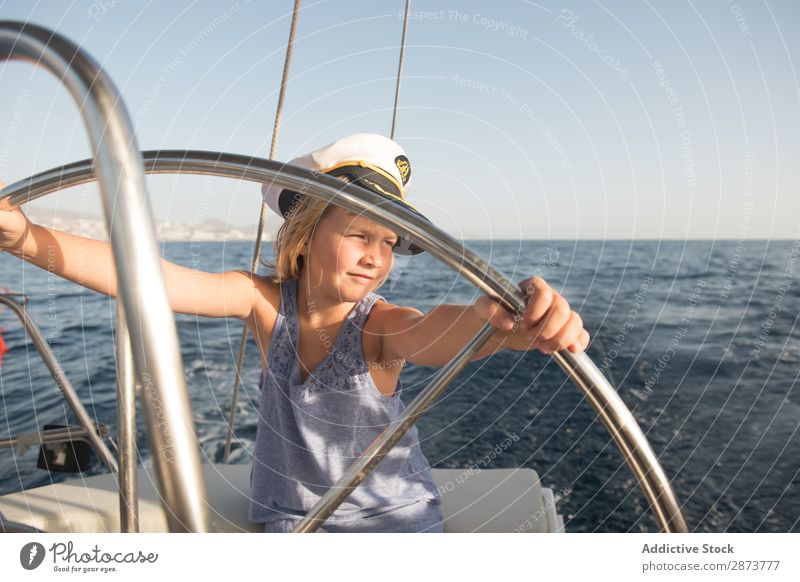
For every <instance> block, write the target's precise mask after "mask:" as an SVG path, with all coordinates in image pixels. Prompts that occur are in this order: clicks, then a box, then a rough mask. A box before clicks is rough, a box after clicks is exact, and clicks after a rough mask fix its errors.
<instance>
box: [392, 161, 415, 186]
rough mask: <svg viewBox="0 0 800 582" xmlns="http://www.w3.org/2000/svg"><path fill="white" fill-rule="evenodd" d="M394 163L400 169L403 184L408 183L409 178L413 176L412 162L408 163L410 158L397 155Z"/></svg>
mask: <svg viewBox="0 0 800 582" xmlns="http://www.w3.org/2000/svg"><path fill="white" fill-rule="evenodd" d="M394 163H395V165H396V166H397V169H398V170H400V179H401V180H403V184H406V183H407V182H408V178H409V177H410V176H411V164H409V163H408V158H407V157H405V156H397V157H396V158H395V159H394Z"/></svg>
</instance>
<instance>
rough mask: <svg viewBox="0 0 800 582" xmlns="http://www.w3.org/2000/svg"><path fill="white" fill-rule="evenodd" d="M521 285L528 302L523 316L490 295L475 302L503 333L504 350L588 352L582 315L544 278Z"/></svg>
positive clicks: (483, 317)
mask: <svg viewBox="0 0 800 582" xmlns="http://www.w3.org/2000/svg"><path fill="white" fill-rule="evenodd" d="M519 286H520V288H521V289H522V291H523V293H524V295H525V300H526V302H527V306H526V308H525V312H524V313H522V314H521V315H518V316H515V315H514V314H512V313H509V312H508V310H506V308H505V307H503V306H502V305H500V304H499V303H497V302H496V301H493V300H491V299H489V298H488V297H486V296H483V297H481V298H480V299H478V300H477V301H476V302H475V310H476V312H477V314H478V315H479V316H480V317H481V318H482V319H484V320H486V321H489V322H490V323H491V324H492V325H494V326H495V327H496V328H498V329H499V330H501V332H502V337H503V338H504V341H503V344H502V347H504V348H509V349H512V350H517V351H529V350H539V351H540V352H542V353H544V354H552V353H553V352H557V351H561V350H565V349H568V350H569V351H571V352H580V351H583V350H585V349H586V347H587V346H588V345H589V332H588V331H586V330H585V329H584V328H583V320H582V319H581V316H580V315H578V314H577V313H575V312H574V311H571V310H570V308H569V304H568V303H567V300H566V299H564V298H563V297H562V296H561V295H559V294H558V293H556V292H555V291H554V290H553V289H552V287H550V285H548V284H547V282H546V281H545V280H544V279H542V278H541V277H533V278H531V279H525V280H524V281H522V282H520V284H519ZM515 324H518V325H515ZM515 327H516V329H514V328H515Z"/></svg>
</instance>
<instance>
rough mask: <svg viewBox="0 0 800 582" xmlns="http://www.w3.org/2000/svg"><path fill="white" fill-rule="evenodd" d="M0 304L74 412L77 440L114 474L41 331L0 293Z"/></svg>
mask: <svg viewBox="0 0 800 582" xmlns="http://www.w3.org/2000/svg"><path fill="white" fill-rule="evenodd" d="M0 304H2V305H5V306H6V307H8V308H10V309H11V311H13V312H14V314H15V315H16V316H17V317H18V318H19V320H20V321H21V322H22V326H23V327H24V328H25V333H27V334H28V337H29V338H30V339H31V341H32V342H33V346H34V347H35V348H36V351H38V352H39V355H40V356H41V358H42V361H43V362H44V365H45V366H47V369H48V370H49V371H50V375H51V376H52V377H53V380H54V381H55V383H56V385H57V386H58V388H59V390H60V391H61V393H62V394H63V395H64V398H65V399H66V401H67V404H68V405H69V407H70V408H71V409H72V412H74V413H75V416H76V417H77V419H78V424H80V425H81V428H83V431H84V433H83V434H81V435H80V436H81V438H85V439H86V440H87V441H89V443H91V445H92V448H93V449H94V451H95V453H97V457H98V458H99V459H100V461H101V462H102V463H103V464H104V465H105V466H106V467H108V470H109V471H111V472H113V473H116V472H117V460H116V459H115V458H114V453H112V452H111V449H109V448H108V445H107V444H106V443H105V441H104V440H103V439H102V438H100V435H99V434H98V432H97V429H96V428H95V426H94V423H93V422H92V417H91V416H89V413H88V412H87V411H86V408H84V406H83V403H82V402H81V399H80V397H79V396H78V393H77V392H75V389H74V388H73V387H72V384H71V383H70V381H69V379H67V375H66V374H64V370H62V369H61V366H60V365H59V363H58V358H56V356H55V354H54V353H53V350H51V349H50V346H49V345H47V340H46V339H45V338H44V336H43V335H42V332H41V331H40V330H39V327H38V326H37V325H36V322H35V321H33V319H32V318H31V316H30V315H28V311H27V310H26V309H25V306H24V305H23V304H21V303H19V302H17V301H16V300H14V299H13V298H12V297H11V296H10V295H9V294H6V293H3V294H0ZM66 432H67V434H66V435H64V436H65V438H70V436H72V437H73V438H75V437H77V436H78V435H75V434H72V435H71V434H70V431H66ZM73 432H74V431H73ZM53 441H54V439H52V440H51V441H50V442H53ZM40 442H42V443H44V442H47V439H45V440H41V441H40ZM3 444H4V443H2V442H0V448H1V447H2V446H3ZM12 444H13V443H12Z"/></svg>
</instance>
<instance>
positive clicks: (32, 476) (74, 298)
mask: <svg viewBox="0 0 800 582" xmlns="http://www.w3.org/2000/svg"><path fill="white" fill-rule="evenodd" d="M467 245H468V246H469V247H470V248H472V249H473V250H475V251H476V252H478V253H480V254H481V255H482V256H484V257H485V258H487V259H488V260H489V261H490V262H491V263H492V264H493V265H494V266H495V267H496V268H498V269H499V270H500V271H501V272H503V273H504V274H506V275H507V276H508V277H510V278H511V279H512V280H514V281H521V280H522V279H524V278H526V277H528V276H530V275H532V274H540V275H542V276H543V277H545V278H546V279H547V281H548V282H549V283H550V284H551V285H552V286H553V287H554V288H556V289H557V290H559V291H560V292H561V293H562V294H563V295H564V296H565V297H566V298H567V299H568V300H569V301H570V303H571V305H572V306H573V308H574V309H575V310H577V311H578V312H579V313H580V314H581V316H582V318H583V320H584V323H585V325H586V327H587V329H589V330H590V332H591V334H592V343H591V345H590V347H589V349H588V354H589V356H590V357H591V358H592V359H593V360H594V362H595V363H596V364H597V365H598V366H599V367H600V368H601V370H603V372H604V373H605V374H606V375H607V377H608V378H609V379H610V380H611V382H612V384H613V385H614V386H615V387H616V388H617V389H618V391H619V394H620V396H621V397H622V399H623V400H624V402H625V403H626V404H627V405H628V406H629V408H631V410H632V411H633V414H634V416H635V417H636V419H637V421H638V422H639V424H640V426H641V427H642V429H643V431H644V432H645V433H646V435H647V437H648V439H649V440H650V443H651V445H652V446H653V448H654V450H655V452H656V454H657V455H658V457H659V459H660V460H661V463H662V466H663V467H664V470H665V471H666V473H667V475H668V476H669V477H670V478H671V480H672V483H673V487H674V489H675V492H676V494H677V497H678V499H679V500H680V502H681V503H682V505H683V510H684V515H685V517H686V520H687V522H688V523H689V527H690V529H691V530H693V531H701V532H723V531H729V532H797V531H800V525H799V524H800V452H798V451H800V435H798V427H800V393H799V392H798V388H797V378H798V370H800V331H798V326H797V320H798V315H799V314H800V301H798V299H799V298H800V289H799V288H798V284H797V281H796V279H797V276H796V274H797V271H798V270H800V265H798V264H797V257H798V254H800V244H798V243H797V242H796V241H795V242H793V241H743V242H737V241H724V242H719V241H717V242H714V241H661V242H659V241H633V242H630V241H606V242H604V241H580V242H575V241H499V242H498V241H495V242H489V241H467ZM251 253H252V245H251V243H248V242H232V243H188V242H187V243H167V244H165V245H164V246H163V254H164V256H165V257H166V258H168V259H170V260H173V261H175V262H177V263H180V264H183V265H186V266H191V267H195V268H200V269H203V270H207V271H221V270H226V269H234V268H235V269H241V268H247V266H248V265H249V263H250V258H249V257H250V256H251ZM0 283H1V284H2V285H4V286H5V287H6V288H7V289H8V290H10V291H19V292H24V293H26V294H27V295H28V296H29V298H30V300H29V303H28V309H29V312H30V313H31V315H32V316H33V317H34V319H35V320H36V321H37V322H38V324H39V326H40V327H41V329H42V331H43V333H44V334H45V335H46V337H47V339H48V341H49V342H50V345H51V347H52V349H53V350H54V351H55V352H56V354H57V357H58V358H59V361H60V363H61V366H62V367H63V368H64V370H65V372H66V374H67V376H68V377H69V379H70V381H71V382H72V384H73V386H74V387H75V388H76V390H77V391H78V393H79V395H80V396H81V398H82V399H83V401H84V403H86V405H87V408H88V410H89V412H90V414H92V415H94V416H95V417H96V418H97V419H98V420H99V421H100V422H103V423H107V424H109V425H111V426H113V425H114V422H115V397H114V391H115V386H114V383H115V372H114V350H113V321H114V303H113V302H112V301H111V300H109V299H108V298H106V297H103V296H101V295H98V294H96V293H93V292H90V291H87V290H85V289H83V288H81V287H79V286H77V285H75V284H72V283H70V282H67V281H64V280H63V279H60V278H58V277H56V276H53V275H50V274H49V273H47V272H46V271H43V270H40V269H37V268H36V267H32V266H30V265H27V264H23V263H22V262H21V261H19V260H18V259H16V258H14V257H11V256H9V255H6V254H0ZM379 292H380V293H381V294H382V295H384V296H385V297H386V298H387V299H388V300H389V301H392V302H394V303H398V304H403V305H413V306H415V307H418V308H419V309H421V310H423V311H427V310H428V309H430V308H431V307H433V306H434V305H437V304H440V303H464V302H472V301H474V300H475V299H476V297H477V295H476V292H475V290H474V288H473V287H472V286H471V285H469V284H468V283H466V282H465V281H463V280H462V279H460V278H458V277H457V276H455V275H454V274H453V273H452V272H451V271H449V270H448V269H447V268H444V267H442V266H441V265H440V264H439V263H438V262H437V261H436V260H435V259H433V258H432V257H430V256H426V255H420V256H417V257H412V258H401V259H399V260H398V261H397V262H396V265H395V268H394V271H393V274H392V278H391V279H390V280H389V281H388V282H387V283H386V284H385V285H384V287H383V288H382V289H381V290H380V291H379ZM176 321H177V325H178V331H179V337H180V342H181V349H182V353H183V360H184V365H185V369H186V379H187V383H188V386H189V389H190V392H191V400H192V406H193V413H194V418H195V422H196V426H197V431H198V436H199V440H200V446H201V447H202V452H203V454H204V456H205V457H207V458H208V459H210V460H213V461H221V459H222V455H223V449H224V443H225V422H226V418H227V415H228V410H229V407H230V400H231V397H230V394H231V387H232V384H233V375H234V371H235V368H236V357H237V353H238V347H239V346H238V341H239V336H240V333H241V323H240V322H239V321H236V320H225V319H198V318H196V317H192V316H187V315H178V316H176ZM0 325H1V326H2V327H3V328H4V331H3V336H4V338H5V341H6V342H7V344H8V347H9V352H8V353H7V354H6V355H5V357H4V359H3V363H2V368H0V389H1V394H0V396H1V397H2V399H1V400H0V438H3V437H4V436H6V435H18V434H23V433H26V432H31V431H35V430H36V429H37V427H41V426H44V425H45V424H48V423H56V424H64V423H73V422H74V419H73V418H72V414H71V412H70V411H69V410H68V409H67V407H66V405H65V404H64V401H63V398H62V397H61V395H60V393H59V392H58V391H57V389H56V387H55V384H54V382H53V381H52V379H51V377H50V376H49V374H48V372H47V370H46V369H45V367H44V365H43V364H42V363H41V361H40V360H39V358H38V354H37V353H36V351H35V349H34V348H33V346H32V344H31V342H30V341H29V340H28V339H27V338H26V336H25V334H24V331H23V330H22V327H21V325H20V324H19V322H18V321H17V319H16V318H15V317H14V316H13V314H11V313H10V312H9V311H8V310H5V311H4V312H3V313H0ZM259 371H260V370H259V358H258V354H257V350H256V348H255V345H254V344H253V343H252V340H251V341H250V342H249V345H248V348H247V359H246V362H245V371H244V382H243V386H242V393H241V396H240V399H239V402H238V411H237V419H238V420H237V427H236V435H237V438H238V442H237V444H236V445H235V447H234V451H233V462H237V463H245V462H247V453H246V451H247V450H250V449H251V448H252V445H253V442H254V439H255V430H256V414H257V408H258V407H257V403H258V398H259V394H258V385H257V383H258V376H259ZM434 372H435V370H433V369H431V368H423V367H414V366H408V367H407V368H406V369H405V370H404V371H403V382H404V385H405V392H404V396H403V399H404V401H405V402H410V400H411V399H412V398H413V396H414V395H416V394H417V393H418V392H419V391H420V390H421V389H422V388H423V387H424V386H425V385H426V384H427V382H428V381H429V380H430V379H431V377H432V375H433V373H434ZM140 418H141V416H140ZM419 428H420V438H421V441H422V448H423V451H424V452H425V454H426V456H427V457H428V459H429V461H430V463H431V465H432V466H433V467H442V468H463V469H465V470H468V469H472V470H482V469H489V468H499V467H503V468H506V467H530V468H533V469H535V470H537V471H538V472H539V475H540V477H541V479H542V482H543V483H544V485H545V486H549V487H552V488H553V490H554V492H555V493H556V495H557V497H558V498H559V499H560V500H559V503H558V508H559V511H560V512H561V513H562V514H563V515H564V517H565V521H566V528H567V530H568V531H573V532H625V531H657V529H658V528H657V524H656V522H655V520H654V519H653V517H652V515H651V512H650V509H649V505H648V503H647V500H646V498H645V497H644V496H643V495H642V493H641V492H640V490H639V488H638V485H637V482H636V480H635V478H634V476H633V475H632V473H631V472H630V471H629V469H628V467H627V465H626V464H625V462H624V461H623V459H622V456H621V455H620V453H619V452H618V450H617V449H616V446H615V445H614V443H613V441H612V440H611V438H610V436H609V434H608V432H607V431H606V429H605V428H604V427H603V425H602V424H601V423H600V422H598V419H597V416H596V414H595V412H594V410H593V409H592V408H591V407H590V406H589V404H588V403H587V402H586V401H585V400H584V399H583V397H582V395H581V393H580V392H579V390H578V389H577V388H576V387H575V386H573V385H572V384H571V383H570V382H569V381H568V380H566V379H565V376H564V374H563V373H562V371H561V369H560V368H559V367H558V366H557V365H556V364H555V363H554V362H553V361H551V360H550V359H549V358H548V357H546V356H544V355H542V354H539V353H536V352H530V353H521V352H503V353H500V354H497V355H495V356H493V357H491V358H487V359H484V360H481V361H478V362H474V363H472V364H470V366H469V367H468V368H467V369H466V370H465V371H464V372H463V373H462V375H461V376H460V377H459V378H458V379H457V380H456V381H455V382H453V384H451V385H450V387H448V389H447V391H446V392H445V394H444V395H443V396H442V397H441V398H440V400H439V401H438V402H437V403H436V404H435V405H434V407H433V408H432V409H431V410H430V411H429V412H428V413H427V415H426V416H425V417H423V418H422V419H421V420H420V422H419ZM503 443H505V446H503ZM509 443H510V444H509ZM139 446H140V450H141V452H142V456H143V457H144V458H147V457H148V452H147V443H146V438H145V435H144V434H143V433H142V432H141V430H140V432H139ZM498 451H499V452H498ZM36 455H37V450H36V447H32V448H31V449H29V450H28V451H27V452H26V453H25V454H24V455H19V454H18V452H17V451H14V450H12V449H2V450H0V494H4V493H9V492H13V491H18V490H20V489H21V488H23V487H26V488H27V487H34V486H38V485H43V484H46V483H48V482H50V480H51V479H55V480H58V479H61V478H63V477H62V476H59V475H54V476H52V477H51V476H50V475H48V474H47V473H45V472H43V471H40V470H38V469H36ZM102 471H103V469H102V467H101V466H100V465H99V463H98V464H96V465H95V467H94V468H93V469H92V471H91V473H98V472H102Z"/></svg>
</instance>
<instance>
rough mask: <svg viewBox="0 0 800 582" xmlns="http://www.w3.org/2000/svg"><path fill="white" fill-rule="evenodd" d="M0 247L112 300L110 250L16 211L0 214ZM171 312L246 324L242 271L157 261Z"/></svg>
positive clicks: (247, 286) (247, 284)
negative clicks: (213, 270)
mask: <svg viewBox="0 0 800 582" xmlns="http://www.w3.org/2000/svg"><path fill="white" fill-rule="evenodd" d="M0 247H1V248H2V249H3V250H6V251H7V252H9V253H10V254H12V255H14V256H16V257H19V258H21V259H23V260H25V261H28V262H29V263H32V264H34V265H36V266H37V267H40V268H42V269H44V270H46V271H48V272H51V273H55V274H56V275H59V276H60V277H63V278H65V279H68V280H70V281H72V282H74V283H77V284H78V285H81V286H83V287H86V288H87V289H91V290H93V291H97V292H99V293H102V294H104V295H109V296H111V297H116V296H117V273H116V269H115V267H114V260H113V255H112V252H111V245H110V244H109V243H107V242H104V241H99V240H93V239H89V238H83V237H79V236H75V235H72V234H69V233H66V232H62V231H59V230H55V229H52V228H46V227H43V226H40V225H37V224H33V223H32V222H30V221H29V220H28V219H27V217H26V216H25V215H24V214H23V213H22V211H21V210H19V209H18V208H11V207H9V206H6V207H5V208H4V209H0ZM162 269H163V274H164V283H165V286H166V289H167V296H168V298H169V302H170V306H171V307H172V310H173V311H175V312H177V313H189V314H196V315H203V316H206V317H236V318H238V319H247V318H248V317H249V316H250V314H251V312H252V309H253V298H254V297H253V296H254V291H255V288H254V285H253V281H252V278H251V275H250V274H249V273H247V272H240V271H229V272H226V273H206V272H203V271H197V270H194V269H187V268H185V267H181V266H180V265H176V264H174V263H171V262H169V261H166V260H163V259H162Z"/></svg>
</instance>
